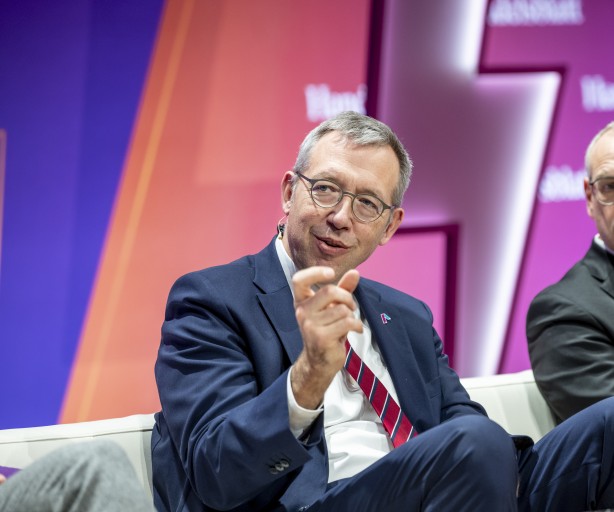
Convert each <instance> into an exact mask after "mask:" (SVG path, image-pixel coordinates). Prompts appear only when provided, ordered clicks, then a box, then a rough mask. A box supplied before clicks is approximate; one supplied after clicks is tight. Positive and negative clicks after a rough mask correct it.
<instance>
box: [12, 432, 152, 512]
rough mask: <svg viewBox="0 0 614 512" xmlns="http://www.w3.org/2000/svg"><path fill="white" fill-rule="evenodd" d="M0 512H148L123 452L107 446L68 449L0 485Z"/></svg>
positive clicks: (84, 445) (95, 444)
mask: <svg viewBox="0 0 614 512" xmlns="http://www.w3.org/2000/svg"><path fill="white" fill-rule="evenodd" d="M0 510H2V511H4V512H18V511H29V512H47V511H54V512H55V511H58V512H59V511H62V512H64V511H70V512H77V511H79V512H83V511H85V512H102V511H109V512H115V511H117V512H119V511H127V510H128V511H130V512H145V511H147V512H151V511H152V510H153V504H152V503H151V501H150V500H149V499H148V498H147V496H146V494H145V491H144V489H143V488H142V487H141V484H140V483H139V481H138V480H137V477H136V474H135V473H134V469H133V468H132V465H131V464H130V461H129V460H128V458H127V457H126V454H125V453H124V451H123V450H122V449H121V448H120V447H119V446H118V445H117V444H116V443H113V442H111V441H92V442H83V443H74V444H71V445H67V446H64V447H62V448H59V449H57V450H55V451H53V452H51V453H50V454H49V455H47V456H45V457H42V458H41V459H38V460H37V461H35V462H33V463H32V464H31V465H29V466H28V467H26V468H24V469H23V470H21V471H20V472H18V473H17V474H15V475H14V476H12V477H10V478H9V479H8V480H7V481H6V482H5V483H4V484H2V485H0Z"/></svg>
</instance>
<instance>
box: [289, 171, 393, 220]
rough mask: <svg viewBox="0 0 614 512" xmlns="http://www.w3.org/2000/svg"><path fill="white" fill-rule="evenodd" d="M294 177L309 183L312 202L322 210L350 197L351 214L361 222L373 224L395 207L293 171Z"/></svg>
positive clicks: (328, 181) (327, 181)
mask: <svg viewBox="0 0 614 512" xmlns="http://www.w3.org/2000/svg"><path fill="white" fill-rule="evenodd" d="M295 173H296V175H297V176H298V177H299V178H301V179H302V180H304V181H306V182H307V183H309V185H305V186H306V187H307V188H308V190H309V194H310V195H311V199H312V201H313V202H314V203H315V204H317V205H318V206H321V207H322V208H332V207H333V206H337V205H338V204H339V203H340V202H341V200H342V199H343V196H350V197H351V198H352V212H353V213H354V215H355V216H356V218H357V219H358V220H359V221H361V222H373V221H374V220H377V219H379V218H380V217H381V215H382V213H384V210H394V209H395V208H397V206H389V205H387V204H386V203H384V201H382V200H381V199H380V198H379V197H377V196H373V195H371V194H352V193H351V192H347V191H346V190H343V189H342V188H341V187H340V186H339V185H337V184H336V183H335V182H334V181H330V180H323V179H315V180H314V179H311V178H308V177H307V176H305V175H304V174H301V173H300V172H298V171H295Z"/></svg>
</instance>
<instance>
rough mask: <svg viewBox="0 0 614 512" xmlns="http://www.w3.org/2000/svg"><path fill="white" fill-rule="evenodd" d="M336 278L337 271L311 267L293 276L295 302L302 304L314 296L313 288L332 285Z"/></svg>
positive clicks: (329, 268) (322, 267)
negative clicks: (327, 284) (319, 285)
mask: <svg viewBox="0 0 614 512" xmlns="http://www.w3.org/2000/svg"><path fill="white" fill-rule="evenodd" d="M334 278H335V271H334V270H333V269H332V268H331V267H324V266H320V267H309V268H304V269H303V270H299V271H298V272H297V273H296V274H294V276H292V285H293V286H294V300H295V301H297V302H301V301H303V300H305V299H308V298H309V297H312V296H313V295H314V293H315V292H314V291H313V288H312V287H313V286H314V285H318V284H325V283H330V282H331V281H332V280H333V279H334Z"/></svg>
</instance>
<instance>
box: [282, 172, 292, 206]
mask: <svg viewBox="0 0 614 512" xmlns="http://www.w3.org/2000/svg"><path fill="white" fill-rule="evenodd" d="M293 178H294V173H293V172H292V171H286V172H285V173H284V177H283V178H282V179H281V209H282V210H283V211H284V213H285V214H286V215H288V213H290V205H291V204H292V194H293V193H294V187H293V186H292V180H293Z"/></svg>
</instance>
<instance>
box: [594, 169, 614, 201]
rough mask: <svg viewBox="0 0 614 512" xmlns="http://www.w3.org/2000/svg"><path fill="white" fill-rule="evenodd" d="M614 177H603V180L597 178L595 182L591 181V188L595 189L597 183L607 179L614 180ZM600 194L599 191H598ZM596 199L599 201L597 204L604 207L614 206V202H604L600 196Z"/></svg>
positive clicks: (596, 196)
mask: <svg viewBox="0 0 614 512" xmlns="http://www.w3.org/2000/svg"><path fill="white" fill-rule="evenodd" d="M613 178H614V176H602V177H601V178H597V179H596V180H593V181H589V182H588V184H589V185H590V186H591V188H593V186H594V185H595V183H597V182H598V181H600V180H605V179H608V180H609V179H613ZM597 192H599V191H597ZM593 194H595V189H594V188H593ZM595 199H597V202H598V203H599V204H600V205H602V206H612V205H613V204H614V201H602V200H601V199H599V197H598V194H595Z"/></svg>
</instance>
